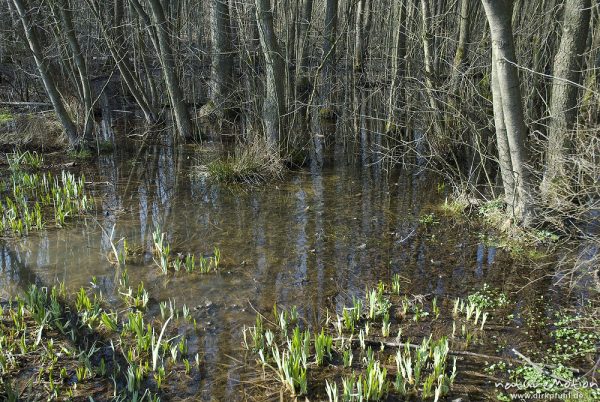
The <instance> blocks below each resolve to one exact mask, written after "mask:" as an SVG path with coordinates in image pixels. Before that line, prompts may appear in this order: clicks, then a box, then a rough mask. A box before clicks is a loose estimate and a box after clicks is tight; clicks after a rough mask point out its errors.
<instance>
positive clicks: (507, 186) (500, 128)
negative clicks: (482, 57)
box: [491, 52, 515, 213]
mask: <svg viewBox="0 0 600 402" xmlns="http://www.w3.org/2000/svg"><path fill="white" fill-rule="evenodd" d="M491 89H492V97H493V102H492V103H493V106H494V125H495V127H496V141H497V144H498V145H497V146H498V164H499V165H500V174H501V176H502V183H503V187H504V199H505V201H506V205H508V206H509V207H511V208H512V207H513V206H514V201H515V178H514V174H513V172H514V170H513V167H512V161H511V159H510V146H509V145H508V136H507V134H506V125H505V124H504V111H503V109H502V94H501V91H500V83H499V82H498V68H497V67H496V53H495V52H492V80H491ZM513 213H514V211H513Z"/></svg>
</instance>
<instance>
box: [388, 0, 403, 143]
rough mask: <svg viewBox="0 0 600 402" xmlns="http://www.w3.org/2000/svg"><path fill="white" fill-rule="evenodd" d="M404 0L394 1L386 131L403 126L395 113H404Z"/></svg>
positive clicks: (400, 118)
mask: <svg viewBox="0 0 600 402" xmlns="http://www.w3.org/2000/svg"><path fill="white" fill-rule="evenodd" d="M407 11H408V10H407V6H406V0H402V1H399V2H397V3H396V5H395V10H394V19H395V20H396V21H397V28H396V29H395V30H394V36H393V39H394V43H393V47H392V57H391V59H392V60H391V62H392V71H391V74H392V84H391V86H390V93H389V99H388V112H387V124H386V132H388V133H389V132H392V131H397V129H398V128H399V127H401V126H403V123H404V122H403V119H402V117H398V116H397V114H400V115H403V114H404V113H405V111H404V110H402V109H403V105H404V82H403V78H404V75H405V73H406V68H405V66H406V61H405V60H404V58H405V57H406V14H407Z"/></svg>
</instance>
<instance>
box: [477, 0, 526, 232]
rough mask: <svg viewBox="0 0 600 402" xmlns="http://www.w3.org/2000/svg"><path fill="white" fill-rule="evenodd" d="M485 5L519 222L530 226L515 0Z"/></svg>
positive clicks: (484, 0)
mask: <svg viewBox="0 0 600 402" xmlns="http://www.w3.org/2000/svg"><path fill="white" fill-rule="evenodd" d="M482 3H483V7H484V9H485V13H486V16H487V20H488V23H489V26H490V31H491V37H492V52H494V53H495V54H494V56H495V57H494V58H493V61H494V66H493V67H494V68H495V69H496V72H497V73H496V74H497V75H496V78H497V82H498V87H499V88H498V89H499V92H500V99H497V98H494V102H495V103H496V102H501V107H502V113H503V120H504V125H505V127H506V135H507V139H508V146H509V149H510V157H511V163H512V169H513V174H514V175H515V187H516V189H517V191H516V196H515V201H514V211H515V218H516V219H517V220H518V221H520V222H522V223H523V224H525V225H529V224H530V223H531V219H532V218H533V201H532V194H531V183H530V175H529V170H528V166H527V162H528V160H527V159H528V157H527V151H526V148H525V138H526V136H527V127H526V126H525V119H524V117H523V100H522V99H521V90H520V85H519V75H518V72H517V68H516V65H515V63H516V57H515V48H514V39H513V33H512V0H482ZM499 107H500V105H496V107H495V109H496V108H499Z"/></svg>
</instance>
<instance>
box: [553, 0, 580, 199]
mask: <svg viewBox="0 0 600 402" xmlns="http://www.w3.org/2000/svg"><path fill="white" fill-rule="evenodd" d="M590 10H591V0H566V1H565V4H564V17H563V29H562V36H561V39H560V45H559V48H558V52H557V53H556V56H555V58H554V71H553V73H552V75H553V77H554V78H553V80H552V95H551V98H550V128H549V133H548V145H547V150H546V173H545V175H544V180H543V182H542V191H543V193H544V195H545V196H551V192H552V187H553V185H552V184H553V182H554V181H555V180H556V179H558V178H560V177H562V176H563V175H565V173H566V172H565V170H566V169H565V167H566V166H567V163H566V160H567V159H568V156H569V154H571V153H572V141H571V137H572V135H573V134H572V132H571V131H572V130H573V127H574V125H575V123H576V121H577V112H578V107H577V94H578V91H579V88H578V87H577V86H576V85H573V84H572V83H575V84H580V81H581V71H582V69H583V66H582V64H583V53H584V51H585V45H586V41H587V37H588V33H589V28H590V15H591V11H590ZM556 184H558V183H556Z"/></svg>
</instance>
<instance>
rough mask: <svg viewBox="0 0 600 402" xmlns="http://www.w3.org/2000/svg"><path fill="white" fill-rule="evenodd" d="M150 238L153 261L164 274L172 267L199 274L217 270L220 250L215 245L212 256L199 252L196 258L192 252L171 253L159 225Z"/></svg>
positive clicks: (175, 269)
mask: <svg viewBox="0 0 600 402" xmlns="http://www.w3.org/2000/svg"><path fill="white" fill-rule="evenodd" d="M152 239H153V242H154V262H155V263H156V265H158V267H159V268H160V270H161V272H162V273H163V274H164V275H167V274H168V273H169V269H173V270H174V271H175V272H179V271H182V270H185V271H186V272H188V273H192V272H199V273H201V274H208V273H211V272H218V271H219V267H220V265H221V250H220V249H219V248H218V247H216V246H215V247H214V248H213V255H212V256H209V257H205V256H204V255H202V254H201V255H200V256H199V257H198V258H196V256H195V255H194V254H192V253H187V254H185V255H180V254H177V255H172V253H171V246H170V244H169V243H167V242H166V240H165V233H163V232H162V231H161V230H160V227H157V228H156V229H155V231H154V232H153V233H152ZM121 258H122V257H119V258H118V259H119V261H121Z"/></svg>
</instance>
